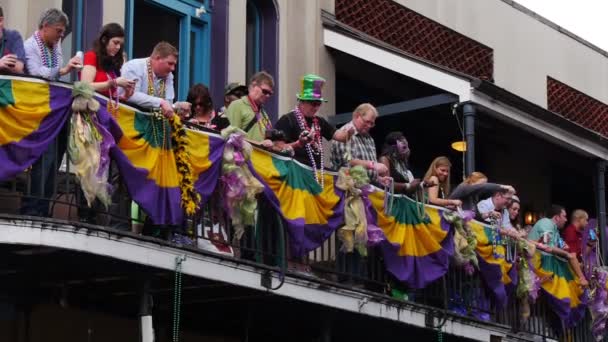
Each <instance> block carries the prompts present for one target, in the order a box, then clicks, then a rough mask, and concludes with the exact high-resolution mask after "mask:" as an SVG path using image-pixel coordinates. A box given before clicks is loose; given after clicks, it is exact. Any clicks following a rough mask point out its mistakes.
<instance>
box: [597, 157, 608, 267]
mask: <svg viewBox="0 0 608 342" xmlns="http://www.w3.org/2000/svg"><path fill="white" fill-rule="evenodd" d="M596 170H597V173H596V177H597V182H596V184H597V191H596V196H597V198H596V203H597V225H598V227H599V230H600V244H601V245H600V246H601V247H602V259H604V264H605V263H606V262H607V261H608V237H607V236H606V161H605V160H598V162H597V164H596Z"/></svg>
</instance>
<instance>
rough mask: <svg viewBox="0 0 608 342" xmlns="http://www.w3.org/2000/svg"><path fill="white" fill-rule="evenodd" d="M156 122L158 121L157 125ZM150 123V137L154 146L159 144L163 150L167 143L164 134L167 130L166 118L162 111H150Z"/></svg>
mask: <svg viewBox="0 0 608 342" xmlns="http://www.w3.org/2000/svg"><path fill="white" fill-rule="evenodd" d="M157 122H159V123H160V125H159V126H157ZM150 123H151V126H152V139H153V140H154V144H155V146H160V147H161V149H162V150H165V148H166V147H167V145H168V144H167V139H166V136H165V132H166V130H167V127H166V118H165V117H164V115H162V113H160V112H158V111H155V112H153V113H152V118H151V120H150Z"/></svg>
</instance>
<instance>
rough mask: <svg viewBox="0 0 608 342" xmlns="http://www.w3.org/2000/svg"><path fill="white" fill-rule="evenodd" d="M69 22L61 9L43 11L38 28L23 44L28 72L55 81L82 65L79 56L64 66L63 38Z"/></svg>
mask: <svg viewBox="0 0 608 342" xmlns="http://www.w3.org/2000/svg"><path fill="white" fill-rule="evenodd" d="M69 23H70V21H69V19H68V16H67V15H66V14H65V13H63V12H62V11H61V10H59V9H56V8H51V9H48V10H46V11H44V12H43V13H42V15H41V16H40V20H39V22H38V30H37V31H36V32H34V34H33V35H32V36H31V37H30V38H28V39H27V40H26V41H25V43H24V44H23V45H24V48H25V59H26V64H25V65H26V69H27V73H28V74H30V75H32V76H39V77H42V78H46V79H48V80H51V81H55V80H58V79H59V77H61V76H64V75H67V74H69V73H70V72H71V71H73V70H78V69H80V68H81V67H82V60H81V59H80V57H78V56H74V57H72V58H71V59H70V60H69V61H68V63H67V64H66V65H65V66H63V67H62V65H63V53H62V51H61V39H63V35H64V34H65V30H66V28H67V26H68V25H69Z"/></svg>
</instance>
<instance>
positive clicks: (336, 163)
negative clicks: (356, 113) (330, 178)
mask: <svg viewBox="0 0 608 342" xmlns="http://www.w3.org/2000/svg"><path fill="white" fill-rule="evenodd" d="M350 127H353V128H355V134H354V135H353V136H352V137H351V138H350V140H349V141H348V142H347V143H342V142H338V141H335V140H332V141H331V163H332V166H333V167H334V168H335V169H336V170H338V169H340V168H341V167H344V166H346V167H348V166H349V164H348V162H349V161H348V160H346V158H345V154H346V144H350V153H351V157H352V159H359V160H369V161H373V162H376V161H377V159H376V143H375V142H374V139H373V138H372V137H371V136H370V135H369V134H359V133H357V132H356V130H357V129H356V127H355V125H354V124H353V122H352V121H351V122H349V123H347V124H346V125H344V126H343V127H342V128H340V130H348V129H350ZM367 173H368V175H369V177H370V179H371V180H372V181H375V180H376V179H377V177H378V174H377V172H376V171H374V170H368V171H367Z"/></svg>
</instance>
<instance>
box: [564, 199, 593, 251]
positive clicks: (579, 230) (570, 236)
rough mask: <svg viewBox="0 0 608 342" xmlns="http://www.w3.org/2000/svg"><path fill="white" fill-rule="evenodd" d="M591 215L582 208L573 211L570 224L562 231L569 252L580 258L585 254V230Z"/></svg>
mask: <svg viewBox="0 0 608 342" xmlns="http://www.w3.org/2000/svg"><path fill="white" fill-rule="evenodd" d="M588 220H589V215H587V212H586V211H584V210H581V209H577V210H575V211H573V212H572V216H571V217H570V225H569V226H567V227H566V228H564V230H563V231H562V237H563V238H564V242H566V244H567V245H568V252H570V253H574V254H576V257H577V258H578V259H579V260H582V255H583V245H582V244H583V230H584V229H585V227H586V226H587V223H588Z"/></svg>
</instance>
